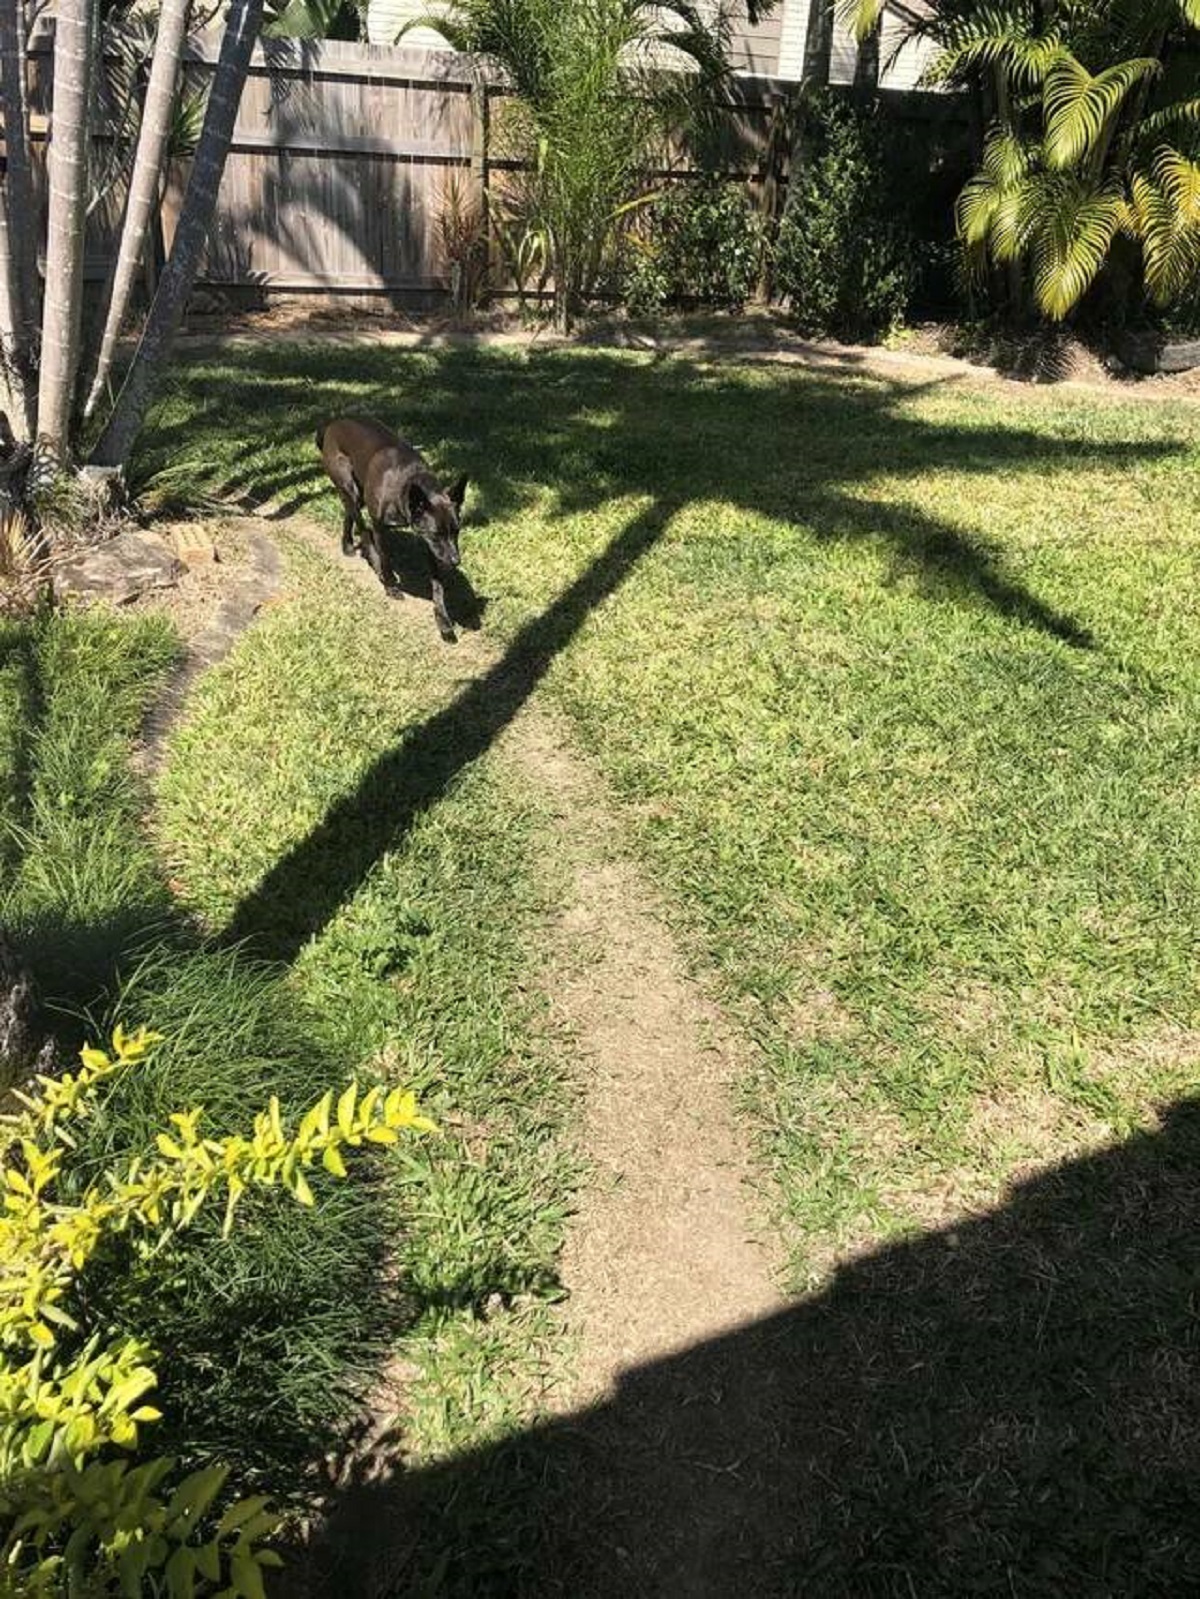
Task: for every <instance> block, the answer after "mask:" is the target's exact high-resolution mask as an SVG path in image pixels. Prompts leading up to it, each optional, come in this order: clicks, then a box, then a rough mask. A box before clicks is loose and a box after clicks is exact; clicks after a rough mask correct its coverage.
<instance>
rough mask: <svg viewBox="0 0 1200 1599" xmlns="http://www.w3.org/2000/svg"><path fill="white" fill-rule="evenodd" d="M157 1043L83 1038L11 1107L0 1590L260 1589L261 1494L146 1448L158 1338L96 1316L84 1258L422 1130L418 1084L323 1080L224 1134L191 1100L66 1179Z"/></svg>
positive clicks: (268, 1526)
mask: <svg viewBox="0 0 1200 1599" xmlns="http://www.w3.org/2000/svg"><path fill="white" fill-rule="evenodd" d="M158 1042H159V1037H158V1035H156V1034H154V1033H151V1032H149V1031H147V1030H145V1029H141V1030H139V1031H137V1032H135V1033H126V1032H124V1031H123V1030H122V1029H121V1028H118V1029H117V1030H116V1032H115V1033H114V1034H113V1038H112V1048H111V1050H101V1049H94V1048H88V1049H84V1050H83V1051H82V1052H81V1061H82V1066H81V1069H80V1070H79V1071H78V1072H75V1073H73V1074H70V1075H66V1076H63V1077H62V1078H60V1079H51V1078H39V1079H38V1080H37V1083H36V1085H35V1087H34V1089H33V1091H32V1092H30V1093H28V1094H18V1095H17V1096H16V1097H17V1099H18V1100H19V1108H18V1109H17V1110H16V1111H15V1113H14V1114H12V1115H10V1116H7V1117H5V1118H4V1119H3V1123H2V1126H3V1137H2V1143H3V1150H4V1185H5V1193H4V1208H3V1214H2V1215H0V1595H7V1594H12V1595H17V1594H21V1595H35V1596H40V1595H52V1594H60V1593H61V1594H74V1593H86V1594H88V1595H104V1594H109V1593H112V1594H121V1595H138V1594H141V1593H144V1592H155V1593H165V1594H167V1595H169V1596H170V1599H192V1596H199V1595H203V1594H213V1593H219V1594H220V1595H222V1596H223V1599H263V1595H264V1580H263V1572H264V1570H265V1569H266V1568H269V1567H271V1566H275V1565H278V1564H279V1557H278V1555H276V1554H275V1552H274V1551H273V1550H271V1549H270V1548H269V1547H265V1546H264V1540H266V1539H267V1538H268V1537H269V1535H270V1533H271V1532H272V1531H273V1530H274V1528H275V1527H276V1525H277V1521H276V1518H275V1516H274V1515H273V1514H272V1512H271V1509H270V1507H269V1505H268V1503H267V1500H266V1499H265V1498H264V1497H262V1496H257V1495H256V1496H254V1497H251V1498H247V1499H240V1500H238V1499H233V1500H230V1499H229V1497H228V1496H227V1495H226V1494H225V1492H224V1490H225V1484H226V1477H227V1470H226V1468H225V1467H224V1466H222V1465H220V1464H211V1465H207V1466H205V1467H204V1468H203V1469H200V1470H196V1471H192V1472H191V1473H189V1474H188V1475H184V1476H182V1477H181V1475H180V1471H179V1469H178V1465H177V1462H176V1461H175V1460H174V1459H172V1458H169V1457H165V1456H155V1455H153V1454H148V1453H146V1452H145V1451H144V1450H143V1449H142V1429H143V1428H145V1427H148V1426H150V1425H152V1424H153V1423H154V1422H155V1421H157V1420H158V1419H159V1414H160V1413H159V1411H157V1410H156V1409H155V1408H154V1405H153V1403H152V1402H151V1397H150V1396H151V1395H152V1394H153V1391H154V1389H155V1388H156V1386H157V1382H158V1379H157V1374H156V1371H155V1360H156V1353H155V1351H153V1350H151V1349H149V1348H147V1347H145V1346H144V1345H142V1344H140V1343H138V1342H137V1341H136V1340H133V1339H129V1338H126V1337H121V1338H113V1337H111V1336H107V1335H106V1334H105V1332H104V1330H102V1329H99V1328H96V1327H92V1326H89V1324H88V1315H87V1306H86V1301H85V1296H84V1295H83V1294H82V1293H81V1291H80V1289H81V1283H82V1279H83V1274H84V1272H85V1270H86V1269H87V1268H88V1267H89V1265H93V1264H95V1263H98V1262H99V1261H100V1260H101V1258H102V1256H103V1252H104V1249H105V1246H106V1245H107V1244H109V1243H110V1242H111V1241H112V1240H114V1239H115V1238H116V1237H117V1236H118V1235H125V1236H127V1237H128V1238H130V1239H131V1240H132V1242H133V1244H134V1247H136V1248H137V1249H139V1250H144V1251H146V1252H147V1253H153V1254H155V1255H157V1254H159V1253H160V1252H162V1251H164V1250H165V1249H166V1248H167V1247H168V1246H169V1243H170V1240H171V1238H172V1236H173V1235H174V1234H176V1233H177V1232H178V1231H179V1230H180V1229H182V1228H184V1227H186V1226H187V1225H188V1223H189V1222H190V1221H191V1220H192V1219H193V1217H194V1216H195V1215H196V1213H197V1211H198V1210H199V1209H200V1207H201V1206H203V1205H205V1204H207V1203H209V1202H210V1201H216V1202H223V1203H224V1206H225V1233H226V1235H228V1233H229V1230H230V1229H231V1228H232V1227H233V1225H234V1223H235V1220H236V1213H237V1208H238V1203H239V1201H240V1199H241V1198H242V1196H243V1195H244V1194H245V1193H246V1192H247V1190H249V1189H252V1188H265V1187H282V1188H284V1189H286V1190H287V1191H288V1192H289V1193H290V1194H291V1195H292V1196H293V1197H294V1198H295V1199H296V1200H297V1201H298V1202H299V1203H300V1204H302V1205H312V1204H313V1203H314V1196H313V1191H312V1187H311V1185H310V1182H309V1177H308V1174H309V1173H310V1172H312V1171H313V1170H314V1168H315V1167H316V1166H317V1165H318V1163H319V1164H320V1165H321V1166H322V1167H323V1168H324V1170H325V1171H327V1172H329V1173H330V1174H332V1175H333V1176H334V1177H343V1176H345V1174H346V1165H345V1159H344V1156H345V1153H346V1151H347V1150H351V1151H352V1150H355V1149H360V1148H363V1147H364V1146H367V1145H371V1144H391V1143H395V1142H396V1141H397V1139H399V1138H400V1137H401V1136H402V1135H406V1134H418V1133H423V1132H429V1131H432V1130H433V1124H432V1123H431V1122H430V1121H428V1120H427V1119H426V1118H425V1117H423V1116H422V1115H421V1114H420V1112H419V1111H418V1109H417V1105H416V1102H415V1099H414V1097H413V1095H412V1094H410V1093H406V1092H405V1091H403V1090H402V1089H393V1090H392V1091H391V1092H385V1091H384V1090H383V1089H381V1088H378V1087H375V1088H370V1089H368V1090H366V1091H365V1092H360V1090H359V1088H358V1086H357V1085H356V1084H351V1085H350V1086H349V1087H347V1088H346V1089H345V1090H344V1091H343V1092H342V1093H341V1095H340V1096H338V1097H335V1095H334V1093H333V1091H332V1090H331V1091H330V1092H329V1093H327V1094H325V1095H324V1096H323V1098H322V1099H321V1100H320V1101H319V1102H318V1103H317V1104H315V1105H314V1106H313V1107H312V1108H311V1109H310V1110H309V1111H308V1112H307V1113H306V1114H305V1115H304V1116H303V1117H302V1118H301V1120H300V1122H299V1125H298V1126H297V1127H296V1128H295V1129H294V1130H289V1129H288V1128H287V1127H286V1126H285V1125H284V1123H283V1119H282V1116H281V1114H280V1109H279V1104H278V1101H277V1100H275V1099H272V1100H271V1102H270V1104H269V1106H268V1108H267V1109H266V1110H265V1111H263V1112H262V1113H261V1114H260V1115H258V1116H257V1117H256V1118H255V1121H254V1127H253V1131H252V1132H251V1133H250V1135H249V1136H234V1137H230V1138H223V1139H215V1138H207V1137H205V1135H204V1132H203V1128H202V1122H203V1111H202V1110H201V1109H200V1108H192V1109H188V1110H185V1111H181V1112H179V1113H177V1114H176V1115H174V1116H172V1118H171V1126H170V1128H169V1129H164V1130H163V1131H162V1132H161V1133H160V1134H159V1135H158V1138H157V1141H156V1147H155V1148H154V1150H153V1151H147V1152H146V1153H145V1154H144V1155H140V1156H136V1157H134V1158H131V1159H129V1160H128V1161H126V1162H125V1163H124V1164H123V1165H122V1166H121V1167H120V1168H119V1169H116V1170H111V1171H108V1172H105V1173H104V1174H103V1176H101V1177H100V1178H99V1179H97V1180H95V1181H92V1182H91V1183H89V1184H88V1186H87V1187H86V1188H84V1189H83V1191H82V1193H78V1194H75V1193H72V1192H71V1191H70V1187H69V1184H68V1183H67V1182H66V1181H65V1179H66V1178H67V1177H68V1176H69V1169H70V1160H71V1154H72V1150H73V1148H74V1140H73V1138H72V1135H71V1125H72V1123H73V1122H77V1121H78V1119H79V1118H81V1117H83V1116H86V1115H87V1114H88V1113H89V1111H90V1110H91V1109H92V1107H93V1106H94V1105H95V1103H96V1099H97V1096H98V1093H99V1092H100V1091H101V1090H102V1088H103V1087H104V1085H105V1084H106V1082H107V1081H108V1080H110V1079H112V1078H113V1077H115V1076H116V1075H117V1074H119V1073H122V1072H126V1071H129V1070H132V1069H136V1067H137V1065H138V1063H139V1062H141V1061H142V1060H144V1059H145V1057H146V1055H147V1053H148V1052H149V1051H150V1050H151V1049H152V1048H153V1047H154V1045H155V1044H156V1043H158Z"/></svg>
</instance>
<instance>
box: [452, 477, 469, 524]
mask: <svg viewBox="0 0 1200 1599" xmlns="http://www.w3.org/2000/svg"><path fill="white" fill-rule="evenodd" d="M470 481H471V480H470V478H469V477H468V476H467V474H466V473H465V472H464V473H463V475H462V477H460V478H459V480H458V482H457V483H456V484H455V485H454V487H453V488H452V489H451V490H450V504H451V505H452V506H453V507H454V510H455V514H456V515H459V516H461V515H462V508H463V501H464V500H465V499H466V497H467V484H468V483H469V482H470Z"/></svg>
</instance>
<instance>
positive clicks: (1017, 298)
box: [994, 62, 1025, 321]
mask: <svg viewBox="0 0 1200 1599" xmlns="http://www.w3.org/2000/svg"><path fill="white" fill-rule="evenodd" d="M994 86H995V91H996V112H997V115H998V116H999V119H1000V125H1001V127H1002V128H1003V129H1004V131H1005V133H1007V134H1010V135H1012V136H1014V137H1015V136H1016V133H1017V119H1016V113H1015V112H1014V110H1013V103H1012V85H1011V84H1010V83H1009V81H1008V72H1007V69H1006V68H1005V67H1004V66H1003V65H1002V64H1001V63H999V62H998V63H997V64H996V68H995V73H994ZM1005 273H1006V276H1007V278H1008V298H1009V309H1010V311H1011V313H1012V317H1013V320H1014V321H1019V320H1020V317H1021V314H1022V312H1023V310H1024V308H1025V273H1024V270H1023V267H1022V263H1021V258H1020V257H1019V256H1013V258H1012V259H1011V260H1010V261H1009V262H1008V265H1007V267H1006V268H1005Z"/></svg>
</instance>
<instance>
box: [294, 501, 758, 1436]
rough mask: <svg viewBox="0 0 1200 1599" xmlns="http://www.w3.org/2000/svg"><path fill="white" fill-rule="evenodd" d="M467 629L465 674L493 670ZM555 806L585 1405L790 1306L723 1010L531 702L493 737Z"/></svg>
mask: <svg viewBox="0 0 1200 1599" xmlns="http://www.w3.org/2000/svg"><path fill="white" fill-rule="evenodd" d="M288 526H289V531H291V532H292V533H293V534H295V535H297V536H298V537H300V538H301V539H302V540H303V541H304V543H305V544H306V545H308V546H310V547H311V548H313V549H315V550H317V551H318V552H319V553H321V554H323V555H324V556H326V557H327V558H328V559H330V560H332V561H334V562H335V563H336V564H337V565H338V566H339V567H341V568H343V569H344V570H345V571H346V572H347V574H348V575H349V576H351V577H352V579H353V580H354V581H355V582H357V583H359V584H360V585H361V586H362V588H363V589H364V592H366V593H367V594H369V595H370V598H371V600H372V602H373V603H380V604H389V603H391V602H388V601H386V600H385V599H384V598H383V596H382V595H381V594H380V591H379V585H378V582H377V580H376V578H375V577H374V575H373V574H372V573H371V572H370V571H369V569H368V568H367V566H366V564H365V562H363V561H361V560H358V559H351V560H346V559H345V558H344V557H342V556H341V555H340V553H338V551H337V547H336V543H335V541H334V540H333V538H332V537H331V535H330V534H329V533H328V532H327V531H326V530H324V529H322V528H316V527H312V526H308V525H305V524H300V523H297V522H296V521H295V520H292V521H289V524H288ZM392 611H393V614H394V615H395V617H396V625H397V626H398V627H420V628H422V629H424V630H426V631H428V632H429V634H430V648H431V649H434V648H438V647H439V646H438V644H437V640H436V636H435V635H434V633H433V627H432V623H431V621H430V617H429V614H428V611H429V608H428V606H427V605H424V604H422V603H421V602H420V601H416V602H411V603H410V602H405V603H403V604H401V605H394V604H392ZM498 657H499V652H498V651H497V650H496V649H495V647H494V646H493V645H492V644H491V643H490V641H488V640H487V638H486V635H484V634H472V633H464V634H463V635H462V636H461V637H460V641H459V644H458V646H457V649H456V651H455V657H454V664H455V666H456V667H459V668H460V669H461V668H465V669H466V670H465V671H464V672H463V674H462V675H463V676H464V677H467V676H474V675H478V674H481V673H482V672H484V671H485V670H487V669H488V668H489V667H492V666H494V665H495V663H496V661H497V659H498ZM499 749H500V751H501V752H502V753H503V755H504V756H505V757H506V758H507V759H508V760H509V761H511V762H512V763H513V764H514V765H515V766H516V767H518V768H519V770H520V772H521V774H522V776H523V778H524V779H525V781H526V782H527V783H528V785H529V787H530V789H531V791H532V792H533V793H534V794H536V795H539V796H541V797H542V799H543V801H544V802H545V803H546V804H547V806H548V808H549V812H550V822H551V829H552V833H553V843H554V851H555V855H556V857H557V859H558V863H559V865H560V866H565V867H566V876H567V882H568V885H569V886H568V890H567V893H566V896H565V898H564V900H563V902H562V903H561V904H560V906H559V907H558V912H557V916H556V919H555V921H554V922H553V923H552V925H551V926H550V927H548V928H547V930H546V931H547V950H548V954H549V960H548V961H547V963H546V965H545V967H544V968H543V982H544V984H545V987H546V992H547V994H548V997H549V999H550V1002H551V1005H552V1008H553V1012H554V1015H555V1018H556V1020H557V1022H558V1023H559V1024H560V1025H561V1026H562V1029H563V1031H564V1033H565V1034H566V1035H567V1036H569V1037H570V1038H572V1039H573V1040H574V1043H575V1046H576V1049H577V1051H578V1055H579V1059H580V1063H581V1070H582V1074H583V1079H584V1105H585V1110H584V1126H583V1129H582V1133H581V1138H580V1143H581V1147H582V1150H583V1152H584V1154H585V1157H586V1158H587V1160H588V1162H589V1163H590V1164H591V1165H592V1167H593V1175H592V1178H591V1180H590V1182H589V1183H588V1184H587V1186H586V1189H585V1192H584V1194H583V1195H582V1198H581V1202H580V1208H579V1212H578V1214H577V1216H576V1219H575V1224H574V1226H573V1228H572V1230H571V1234H570V1237H569V1239H568V1243H567V1247H566V1252H565V1254H564V1257H563V1262H562V1270H563V1281H564V1285H565V1286H566V1288H567V1290H568V1296H569V1297H568V1301H567V1305H568V1308H567V1319H568V1322H569V1325H570V1329H571V1332H572V1334H573V1335H574V1337H575V1338H576V1340H577V1347H578V1360H577V1364H576V1368H575V1376H574V1381H573V1382H572V1383H571V1384H570V1385H569V1386H568V1387H567V1388H566V1389H564V1391H563V1392H562V1393H561V1395H560V1396H559V1398H558V1401H557V1404H556V1408H557V1409H560V1410H561V1409H566V1408H571V1407H574V1406H578V1405H583V1404H587V1403H591V1402H593V1401H595V1400H598V1399H600V1398H602V1397H603V1396H604V1395H605V1394H606V1393H607V1392H608V1391H609V1390H611V1389H612V1388H613V1386H614V1385H615V1383H616V1381H617V1379H618V1378H619V1377H620V1375H621V1373H622V1372H623V1371H625V1370H627V1369H629V1368H631V1367H633V1366H636V1365H640V1364H642V1363H643V1362H645V1361H648V1360H653V1359H657V1358H659V1357H661V1356H663V1355H666V1354H670V1353H673V1352H675V1351H677V1350H680V1349H683V1348H686V1347H688V1346H690V1345H691V1344H694V1343H697V1342H699V1341H700V1340H702V1339H705V1338H708V1337H711V1336H713V1335H714V1334H717V1333H720V1332H724V1331H726V1330H728V1329H730V1328H733V1327H738V1326H742V1325H744V1324H745V1323H746V1322H748V1321H751V1320H753V1319H755V1318H757V1317H759V1316H761V1315H763V1314H765V1313H767V1312H769V1311H771V1310H773V1309H776V1308H778V1306H779V1304H780V1300H779V1296H778V1294H777V1292H776V1291H775V1289H774V1287H773V1281H772V1266H771V1260H770V1256H769V1253H768V1251H767V1249H766V1247H765V1246H764V1244H763V1243H762V1242H761V1241H756V1239H755V1238H754V1236H753V1232H754V1229H753V1225H752V1223H751V1221H750V1217H749V1208H748V1205H747V1179H748V1176H749V1170H748V1164H747V1159H746V1153H745V1144H746V1138H745V1135H744V1132H743V1131H742V1130H741V1129H739V1128H738V1127H737V1126H736V1125H735V1115H734V1107H733V1101H732V1085H733V1081H734V1079H735V1077H736V1075H737V1066H736V1063H735V1060H734V1055H733V1049H732V1046H731V1043H730V1040H729V1037H728V1036H727V1034H726V1032H725V1030H724V1028H723V1025H722V1019H721V1017H720V1015H719V1013H718V1012H717V1011H716V1009H715V1007H714V1006H713V1005H712V1004H711V1003H710V1002H709V1001H708V1000H707V999H706V997H705V996H704V995H703V993H702V992H701V990H700V989H699V988H698V986H697V985H696V984H695V983H694V982H692V981H691V980H690V978H689V977H688V974H687V970H686V966H685V962H684V959H683V957H682V955H681V953H680V951H679V949H678V947H677V945H676V943H675V940H674V938H673V937H672V935H671V933H670V931H669V929H668V927H667V925H666V920H665V917H664V915H663V912H662V908H661V906H660V905H659V903H658V899H657V896H656V895H655V893H654V892H653V890H652V889H651V888H650V886H649V885H648V884H647V883H646V882H645V881H644V880H643V879H642V877H641V875H640V874H639V872H638V871H637V868H636V866H635V865H634V864H633V863H632V862H631V861H630V860H629V859H628V858H627V857H626V856H625V855H623V854H622V853H621V850H620V844H619V840H618V837H617V835H618V832H619V824H618V822H617V821H615V820H614V809H613V805H612V803H611V801H610V800H609V798H608V796H607V795H606V794H605V792H604V786H603V783H602V780H601V779H600V778H599V777H598V775H597V774H596V773H595V772H593V771H592V770H591V769H590V768H589V766H588V765H587V763H586V762H585V761H584V760H583V759H582V758H581V757H580V756H578V755H577V754H575V753H574V752H573V751H572V750H571V747H570V737H569V733H568V731H567V730H566V728H565V727H564V726H563V725H562V724H561V722H560V721H559V719H558V718H557V717H556V716H554V715H553V714H552V713H551V712H550V711H548V710H546V709H544V708H542V707H541V706H539V705H537V704H528V705H526V706H525V707H524V708H523V709H522V711H521V712H520V714H519V715H518V716H517V717H516V719H515V720H514V721H513V723H512V724H511V725H510V726H509V727H508V728H507V729H506V731H505V732H504V734H503V735H502V737H501V739H500V742H499Z"/></svg>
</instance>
